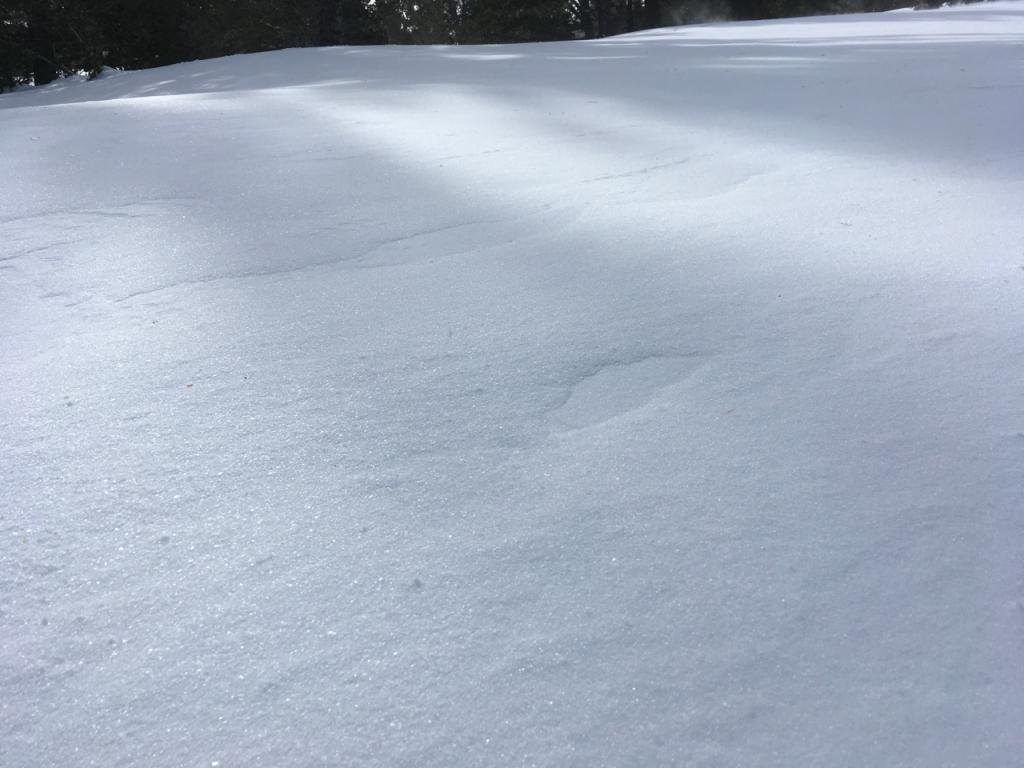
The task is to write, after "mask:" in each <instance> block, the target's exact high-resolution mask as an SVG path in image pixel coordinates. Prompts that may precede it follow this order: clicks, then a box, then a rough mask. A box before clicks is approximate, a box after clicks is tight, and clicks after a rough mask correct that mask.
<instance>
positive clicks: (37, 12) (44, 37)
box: [28, 0, 57, 85]
mask: <svg viewBox="0 0 1024 768" xmlns="http://www.w3.org/2000/svg"><path fill="white" fill-rule="evenodd" d="M52 24H53V20H52V19H51V18H50V9H49V6H48V4H47V3H46V2H45V0H37V1H36V2H34V3H32V6H31V7H30V8H29V12H28V33H29V45H31V46H32V80H33V81H34V82H35V84H36V85H46V84H47V83H52V82H53V81H54V80H56V79H57V65H56V64H55V63H54V62H55V60H56V58H57V55H56V52H55V51H54V49H53V27H52Z"/></svg>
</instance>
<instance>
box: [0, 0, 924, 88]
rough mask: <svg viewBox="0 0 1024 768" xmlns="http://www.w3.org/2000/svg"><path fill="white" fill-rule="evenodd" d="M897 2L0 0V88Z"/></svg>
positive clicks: (895, 3) (831, 10)
mask: <svg viewBox="0 0 1024 768" xmlns="http://www.w3.org/2000/svg"><path fill="white" fill-rule="evenodd" d="M902 4H905V3H901V2H900V0H0V89H2V88H4V87H13V86H14V85H17V84H19V83H27V82H35V83H36V84H40V85H41V84H45V83H48V82H50V81H52V80H54V79H56V78H58V77H60V76H62V75H68V74H72V73H80V72H86V73H89V74H91V75H95V74H96V73H98V72H99V71H100V70H101V69H102V68H103V67H105V66H108V67H115V68H118V69H140V68H144V67H154V66H161V65H164V64H173V63H176V62H180V61H190V60H193V59H202V58H211V57H214V56H224V55H228V54H233V53H251V52H256V51H266V50H273V49H277V48H291V47H301V46H317V45H374V44H384V43H390V44H431V43H432V44H438V43H441V44H470V43H510V42H539V41H548V40H568V39H574V38H595V37H605V36H607V35H616V34H621V33H623V32H632V31H636V30H640V29H645V28H651V27H658V26H664V25H669V24H686V23H693V22H699V21H706V20H711V19H739V20H745V19H768V18H780V17H784V16H800V15H810V14H816V13H840V12H850V11H873V10H886V9H888V8H892V7H897V6H899V5H902Z"/></svg>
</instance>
